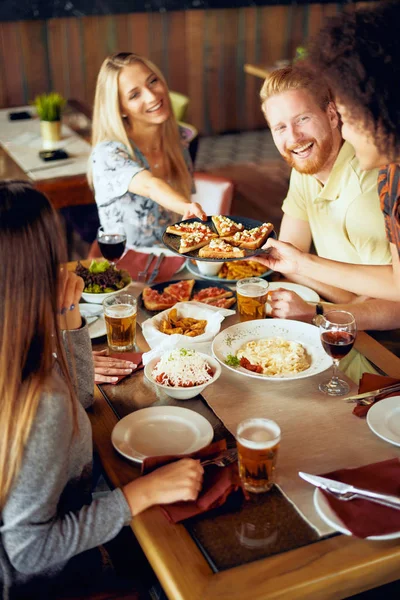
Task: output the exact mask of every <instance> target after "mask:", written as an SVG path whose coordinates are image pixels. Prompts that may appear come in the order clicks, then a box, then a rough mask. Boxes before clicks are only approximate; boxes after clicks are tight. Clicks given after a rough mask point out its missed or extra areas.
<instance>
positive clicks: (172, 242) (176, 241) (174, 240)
mask: <svg viewBox="0 0 400 600" xmlns="http://www.w3.org/2000/svg"><path fill="white" fill-rule="evenodd" d="M226 216H227V217H228V218H229V219H231V221H234V222H235V223H242V225H244V228H245V229H253V227H260V225H262V224H263V221H257V220H256V219H249V218H248V217H231V216H230V215H226ZM195 221H198V222H200V223H204V225H208V226H209V227H210V229H212V230H213V231H215V233H218V232H217V230H216V228H215V226H214V223H213V222H212V220H211V217H207V221H201V219H197V218H194V219H186V220H185V221H178V223H176V225H178V224H181V223H193V222H195ZM269 237H276V233H275V232H274V231H272V232H271V233H270V235H269ZM267 239H268V238H267ZM162 241H163V243H164V245H165V246H166V247H167V248H169V249H170V250H172V252H175V253H176V254H178V255H179V256H186V257H187V258H195V259H196V260H206V261H208V262H213V261H216V260H217V261H221V260H223V261H224V262H230V261H232V260H246V258H250V256H256V255H257V254H269V250H263V249H262V248H257V249H256V250H247V249H246V248H243V250H244V256H238V257H235V258H202V257H201V256H199V250H200V248H199V249H198V250H192V252H187V253H186V254H181V253H180V252H179V246H180V236H179V235H174V234H173V233H167V231H166V230H165V231H164V233H163V236H162ZM264 243H265V242H264Z"/></svg>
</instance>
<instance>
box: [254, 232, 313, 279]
mask: <svg viewBox="0 0 400 600" xmlns="http://www.w3.org/2000/svg"><path fill="white" fill-rule="evenodd" d="M269 248H270V253H269V254H268V255H264V254H261V255H260V254H259V255H257V256H254V257H253V256H252V257H251V260H256V261H257V262H259V263H261V264H263V265H266V266H267V267H268V268H269V269H273V270H274V271H279V272H280V273H285V274H288V273H291V274H295V273H298V271H299V264H300V262H301V261H302V260H303V257H305V256H307V255H306V254H305V253H303V252H301V251H300V250H298V248H296V246H293V245H292V244H289V243H287V242H280V241H279V240H275V239H274V238H269V239H268V240H267V243H266V244H265V246H263V249H264V250H266V249H269Z"/></svg>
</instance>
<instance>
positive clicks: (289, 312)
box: [268, 288, 315, 323]
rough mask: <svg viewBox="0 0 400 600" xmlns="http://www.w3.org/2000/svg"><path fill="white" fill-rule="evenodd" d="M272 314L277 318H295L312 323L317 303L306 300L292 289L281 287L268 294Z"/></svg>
mask: <svg viewBox="0 0 400 600" xmlns="http://www.w3.org/2000/svg"><path fill="white" fill-rule="evenodd" d="M268 303H269V304H270V306H271V316H272V317H274V318H275V319H294V320H296V321H304V322H305V323H311V322H312V318H313V316H314V314H315V305H313V304H309V303H308V302H305V300H303V299H302V298H300V296H299V295H298V294H296V293H295V292H292V291H291V290H285V289H284V288H279V289H277V290H274V291H273V292H269V294H268Z"/></svg>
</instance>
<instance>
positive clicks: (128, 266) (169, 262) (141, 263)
mask: <svg viewBox="0 0 400 600" xmlns="http://www.w3.org/2000/svg"><path fill="white" fill-rule="evenodd" d="M148 257H149V255H148V254H145V253H144V252H136V250H128V252H127V253H126V254H125V256H124V257H123V258H121V260H119V261H118V269H125V270H126V271H128V273H129V275H130V276H131V277H132V279H133V281H136V280H137V276H138V273H139V271H143V270H144V268H145V266H146V263H147V259H148ZM156 260H157V256H155V257H154V258H153V260H152V262H151V264H150V268H149V270H148V274H149V275H150V274H151V272H152V270H153V269H154V267H155V264H156ZM185 260H186V259H184V258H179V256H177V257H175V256H166V257H165V258H164V260H163V261H162V263H161V265H160V270H159V271H158V275H157V277H156V279H155V281H154V283H159V282H161V281H168V280H169V279H171V277H172V276H173V275H175V273H176V272H177V270H178V269H179V268H180V267H181V266H182V265H183V263H184V262H185Z"/></svg>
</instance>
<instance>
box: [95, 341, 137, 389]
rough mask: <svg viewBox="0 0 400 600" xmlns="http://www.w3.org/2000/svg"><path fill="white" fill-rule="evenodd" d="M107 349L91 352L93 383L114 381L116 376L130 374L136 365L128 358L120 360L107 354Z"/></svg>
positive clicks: (116, 379) (116, 378)
mask: <svg viewBox="0 0 400 600" xmlns="http://www.w3.org/2000/svg"><path fill="white" fill-rule="evenodd" d="M107 352H108V351H107V349H105V350H100V351H99V350H97V351H94V350H93V352H92V354H93V363H94V382H95V383H114V382H115V381H118V376H121V375H130V374H131V373H132V371H133V369H136V367H137V365H135V364H134V363H132V362H130V361H129V360H120V359H116V358H112V357H111V356H107Z"/></svg>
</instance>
